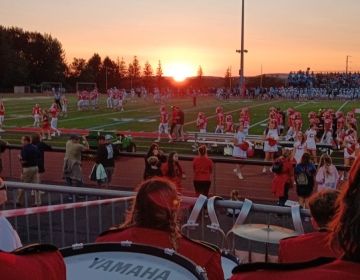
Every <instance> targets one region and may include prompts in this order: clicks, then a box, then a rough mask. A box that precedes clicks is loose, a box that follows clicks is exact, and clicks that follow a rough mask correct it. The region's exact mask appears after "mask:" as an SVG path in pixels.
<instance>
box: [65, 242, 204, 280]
mask: <svg viewBox="0 0 360 280" xmlns="http://www.w3.org/2000/svg"><path fill="white" fill-rule="evenodd" d="M167 250H168V249H161V248H157V247H152V246H147V245H140V244H134V243H130V242H129V243H128V242H126V243H96V244H86V245H82V244H81V245H77V246H75V245H74V246H72V247H67V248H64V249H61V250H60V252H61V253H62V255H63V256H64V261H65V265H66V276H67V277H66V279H68V280H75V279H76V280H77V279H87V280H95V279H100V280H105V279H106V280H112V279H114V280H115V279H116V280H118V279H124V280H136V279H137V280H139V279H159V280H160V279H169V280H170V279H179V280H182V279H190V280H192V279H194V280H195V279H200V280H202V279H207V278H206V276H205V273H203V271H200V270H199V268H198V267H197V266H196V265H195V264H194V263H193V262H192V261H190V260H189V259H187V258H185V257H183V256H181V255H179V254H176V253H173V252H170V253H166V252H167Z"/></svg>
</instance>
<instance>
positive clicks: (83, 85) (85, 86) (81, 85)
mask: <svg viewBox="0 0 360 280" xmlns="http://www.w3.org/2000/svg"><path fill="white" fill-rule="evenodd" d="M96 88H97V84H96V83H87V82H77V83H76V92H79V91H81V90H86V91H92V90H94V89H96Z"/></svg>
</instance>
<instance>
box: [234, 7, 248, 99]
mask: <svg viewBox="0 0 360 280" xmlns="http://www.w3.org/2000/svg"><path fill="white" fill-rule="evenodd" d="M244 20H245V0H242V6H241V48H240V50H236V52H237V53H240V70H239V76H240V81H239V87H240V96H241V95H243V85H244V53H247V50H245V49H244Z"/></svg>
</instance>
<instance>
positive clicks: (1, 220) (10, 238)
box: [0, 178, 22, 275]
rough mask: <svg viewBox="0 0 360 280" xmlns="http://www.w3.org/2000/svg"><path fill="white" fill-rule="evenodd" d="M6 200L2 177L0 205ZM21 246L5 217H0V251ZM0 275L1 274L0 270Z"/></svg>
mask: <svg viewBox="0 0 360 280" xmlns="http://www.w3.org/2000/svg"><path fill="white" fill-rule="evenodd" d="M6 201H7V195H6V187H5V184H4V181H3V179H2V178H0V206H2V205H3V204H5V202H6ZM21 246H22V244H21V241H20V238H19V235H18V234H17V232H16V231H15V230H14V229H13V227H12V226H11V224H10V223H9V221H8V220H7V219H6V218H5V217H0V251H6V252H11V251H13V250H15V249H17V248H19V247H21ZM0 275H2V274H1V272H0Z"/></svg>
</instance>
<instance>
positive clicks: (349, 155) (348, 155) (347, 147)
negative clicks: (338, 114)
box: [344, 129, 358, 167]
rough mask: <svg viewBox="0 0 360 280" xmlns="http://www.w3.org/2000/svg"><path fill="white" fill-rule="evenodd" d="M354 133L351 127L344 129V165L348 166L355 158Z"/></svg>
mask: <svg viewBox="0 0 360 280" xmlns="http://www.w3.org/2000/svg"><path fill="white" fill-rule="evenodd" d="M355 135H356V133H355V130H353V129H348V130H347V131H346V136H345V138H344V165H345V166H348V167H350V166H351V165H352V163H353V161H354V159H355V150H356V149H357V148H358V143H357V139H356V136H355Z"/></svg>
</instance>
